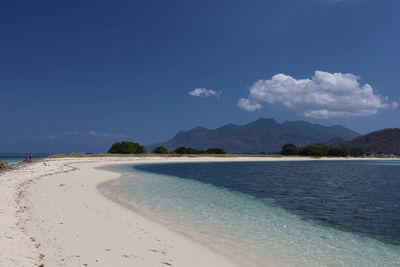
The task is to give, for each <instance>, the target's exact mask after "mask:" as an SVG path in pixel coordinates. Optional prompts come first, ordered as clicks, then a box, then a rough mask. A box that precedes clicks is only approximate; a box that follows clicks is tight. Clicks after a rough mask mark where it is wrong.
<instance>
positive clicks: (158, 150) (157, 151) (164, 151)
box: [151, 146, 168, 154]
mask: <svg viewBox="0 0 400 267" xmlns="http://www.w3.org/2000/svg"><path fill="white" fill-rule="evenodd" d="M151 153H154V154H168V150H167V149H166V148H165V147H163V146H158V147H156V148H155V149H154V150H153V152H151Z"/></svg>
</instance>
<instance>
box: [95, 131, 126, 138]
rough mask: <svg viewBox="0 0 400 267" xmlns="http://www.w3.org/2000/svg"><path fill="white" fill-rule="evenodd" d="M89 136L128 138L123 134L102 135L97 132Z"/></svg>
mask: <svg viewBox="0 0 400 267" xmlns="http://www.w3.org/2000/svg"><path fill="white" fill-rule="evenodd" d="M88 134H89V135H92V136H97V137H113V138H126V136H125V135H123V134H111V133H100V132H95V131H91V132H88Z"/></svg>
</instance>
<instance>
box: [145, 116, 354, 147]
mask: <svg viewBox="0 0 400 267" xmlns="http://www.w3.org/2000/svg"><path fill="white" fill-rule="evenodd" d="M358 136H359V134H358V133H357V132H355V131H352V130H350V129H348V128H345V127H343V126H329V127H327V126H322V125H319V124H311V123H309V122H306V121H285V122H284V123H282V124H279V123H278V122H276V121H275V120H274V119H272V118H270V119H266V118H260V119H258V120H256V121H254V122H251V123H249V124H246V125H235V124H228V125H225V126H222V127H220V128H218V129H214V130H210V129H206V128H203V127H196V128H194V129H192V130H189V131H180V132H178V133H177V134H176V136H175V137H174V138H172V139H171V140H170V141H168V142H165V143H160V144H154V145H150V146H148V147H146V148H147V151H151V150H152V149H153V148H155V147H156V146H158V145H162V146H165V147H166V148H168V149H174V148H176V147H179V146H188V147H192V148H196V149H207V148H210V147H219V148H222V149H224V150H225V151H226V152H228V153H258V152H260V151H265V152H268V153H271V152H279V151H280V150H281V148H282V145H284V144H286V143H293V144H296V145H304V144H308V143H313V142H326V141H328V140H331V139H333V138H335V137H341V138H343V139H344V140H350V139H353V138H355V137H358Z"/></svg>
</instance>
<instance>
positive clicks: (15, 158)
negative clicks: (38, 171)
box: [0, 153, 50, 163]
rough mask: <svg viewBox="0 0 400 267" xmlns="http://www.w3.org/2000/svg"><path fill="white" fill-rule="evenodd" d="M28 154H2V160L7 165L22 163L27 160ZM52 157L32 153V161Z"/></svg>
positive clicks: (0, 154)
mask: <svg viewBox="0 0 400 267" xmlns="http://www.w3.org/2000/svg"><path fill="white" fill-rule="evenodd" d="M25 155H26V153H0V160H2V161H4V162H5V163H15V162H20V161H23V160H24V159H25ZM48 156H50V154H49V153H32V159H38V158H45V157H48Z"/></svg>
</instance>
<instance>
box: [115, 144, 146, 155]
mask: <svg viewBox="0 0 400 267" xmlns="http://www.w3.org/2000/svg"><path fill="white" fill-rule="evenodd" d="M144 152H146V149H145V148H144V147H143V146H141V145H140V144H139V143H133V142H130V141H122V142H116V143H114V144H112V146H111V148H110V149H109V150H108V153H112V154H142V153H144Z"/></svg>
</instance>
